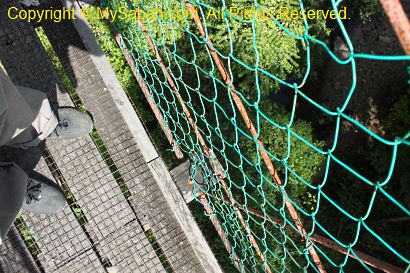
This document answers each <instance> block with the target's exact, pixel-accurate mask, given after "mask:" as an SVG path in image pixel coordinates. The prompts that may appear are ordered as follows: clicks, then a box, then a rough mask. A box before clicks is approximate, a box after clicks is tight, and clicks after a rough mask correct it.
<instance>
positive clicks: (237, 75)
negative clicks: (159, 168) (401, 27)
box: [100, 0, 410, 272]
mask: <svg viewBox="0 0 410 273" xmlns="http://www.w3.org/2000/svg"><path fill="white" fill-rule="evenodd" d="M307 2H308V1H282V2H281V1H260V2H258V1H234V0H233V1H228V0H226V1H225V0H221V1H214V0H203V1H188V3H191V4H192V5H194V7H195V9H196V15H195V14H194V16H198V18H199V19H200V20H201V22H202V24H203V26H204V29H205V32H206V35H207V37H209V38H210V39H211V40H212V42H213V43H212V44H210V42H209V41H207V40H206V39H205V38H204V37H203V36H201V34H200V32H199V31H198V28H197V26H196V25H195V23H194V21H193V20H192V18H191V14H190V13H189V12H188V11H187V6H186V3H185V2H184V1H176V0H141V1H125V0H123V1H120V0H112V1H111V0H110V1H101V4H100V6H101V7H102V8H103V9H105V8H109V11H110V12H111V13H107V14H106V15H110V21H111V23H113V25H114V26H115V28H116V30H117V31H118V32H119V33H120V34H121V38H122V46H123V49H126V48H127V49H128V50H129V52H130V54H131V56H132V58H133V59H134V61H135V65H136V67H135V69H136V71H137V73H138V76H139V77H141V78H142V79H143V80H144V82H145V83H146V85H147V86H148V88H149V91H150V94H151V99H152V100H153V101H154V102H155V103H156V105H157V106H158V107H159V109H160V111H161V112H162V115H163V116H164V118H165V121H166V124H167V126H168V127H169V128H170V130H171V131H172V133H173V137H174V138H175V140H176V143H177V145H178V147H179V148H180V149H181V150H182V151H183V152H184V154H185V155H186V156H187V157H188V158H189V159H190V161H191V165H192V168H191V178H192V180H193V181H195V183H194V185H195V188H196V189H195V191H194V192H196V193H197V192H198V190H199V191H201V192H203V193H204V194H205V195H204V196H205V198H206V199H207V201H208V203H209V206H210V208H211V209H212V211H213V215H208V216H215V217H216V218H217V219H218V220H219V221H220V223H221V225H222V227H223V230H224V232H225V233H226V236H227V237H226V238H227V241H228V242H229V243H230V249H229V253H230V254H229V255H230V258H231V259H232V260H235V261H236V262H238V264H239V266H237V267H238V268H239V269H240V270H243V271H247V272H248V271H249V272H266V271H267V270H268V269H267V267H266V266H265V265H264V263H263V261H262V258H261V257H260V256H259V255H258V252H257V250H256V248H255V244H254V243H252V241H251V237H253V238H254V239H255V242H256V244H257V245H258V247H259V250H260V252H261V253H262V255H263V257H264V258H263V259H264V260H265V261H266V263H267V265H268V267H269V268H270V270H271V271H272V272H284V271H288V272H301V271H309V272H311V271H312V272H313V271H318V272H319V269H318V266H317V264H316V263H315V262H314V260H313V258H312V256H311V255H310V252H309V248H314V249H315V250H316V252H317V253H318V256H319V257H320V260H321V262H322V263H323V266H324V268H325V269H326V270H327V271H328V272H336V271H339V272H346V271H350V272H361V271H370V272H373V271H377V270H376V269H375V267H372V266H371V265H369V264H368V263H366V261H364V260H363V256H361V255H360V252H364V253H366V254H369V255H371V256H373V257H375V258H376V259H377V260H379V261H384V262H386V263H390V264H392V265H394V266H397V267H399V268H401V269H403V270H404V269H406V268H407V269H408V265H409V263H410V260H409V258H410V257H409V255H408V254H409V253H408V248H406V247H405V246H404V247H403V245H401V244H400V240H402V239H403V240H404V237H402V238H399V239H398V240H397V238H394V237H395V236H405V235H403V234H405V231H403V230H407V235H408V228H407V229H406V228H403V227H400V228H399V231H398V233H396V234H391V233H392V232H391V230H389V229H388V227H386V226H382V227H381V226H380V224H377V221H375V219H376V218H377V217H385V214H383V213H384V212H385V211H386V208H387V207H388V208H389V213H391V214H393V215H396V216H397V217H399V216H400V217H408V216H409V215H410V211H409V207H408V195H407V196H405V195H403V194H400V192H398V191H400V189H401V188H400V187H399V186H398V185H397V182H396V181H395V178H394V175H395V171H396V169H395V166H397V164H399V162H398V161H399V160H405V161H407V160H408V158H407V159H406V158H405V156H400V155H401V153H402V152H408V150H407V149H408V146H409V145H410V141H409V137H410V131H407V130H408V128H405V129H406V133H404V134H401V135H388V134H386V135H384V136H381V135H380V134H376V133H375V132H373V131H372V130H370V129H369V128H368V126H365V125H364V124H362V123H360V122H359V121H358V120H357V119H355V118H354V117H353V116H352V115H349V112H348V111H347V110H346V109H348V107H349V103H350V102H351V99H352V97H353V96H354V95H355V92H356V91H357V81H358V77H359V75H358V74H357V63H358V62H359V61H360V60H363V59H366V60H369V61H372V62H374V64H373V65H383V63H385V62H390V61H398V62H401V61H408V60H410V56H383V55H375V54H362V53H356V52H355V47H354V45H353V44H352V42H351V40H350V38H349V35H348V34H347V31H346V29H345V27H344V20H343V18H341V17H342V16H343V12H341V11H343V9H344V7H342V1H340V0H339V1H334V0H332V1H331V2H329V5H331V7H329V8H330V9H333V10H335V11H336V12H337V13H338V14H339V15H340V16H339V17H337V18H336V20H334V23H335V27H337V28H339V29H340V31H341V33H342V35H343V40H344V43H345V47H346V49H345V51H346V52H345V53H344V54H345V55H344V56H342V55H340V54H339V53H337V52H336V53H335V52H334V51H333V50H332V49H331V48H330V47H329V45H328V44H327V42H326V35H328V34H329V30H328V28H327V27H326V22H325V20H324V19H317V20H316V21H315V22H313V20H309V19H308V18H306V16H307V15H308V13H307V12H306V13H305V14H304V15H303V13H300V11H303V10H305V9H307V8H311V9H314V8H316V9H317V8H318V7H317V6H315V5H316V4H315V2H309V3H307ZM232 6H235V7H238V8H237V9H236V10H235V9H234V10H230V7H232ZM281 8H282V9H283V12H285V11H286V10H285V8H286V9H289V10H292V9H293V10H297V12H299V14H302V15H301V16H300V18H296V19H295V18H287V17H284V18H276V17H275V16H269V14H268V15H267V14H266V13H265V14H264V13H263V12H261V11H263V10H270V12H271V14H276V15H277V14H278V13H280V12H281V11H280V9H281ZM249 10H254V11H253V12H249ZM116 11H117V13H115V12H116ZM247 11H248V12H247ZM258 11H259V13H258ZM133 13H134V15H135V14H137V16H138V14H140V19H141V22H142V23H143V24H144V25H145V28H146V29H145V30H144V29H142V28H141V25H140V24H139V23H138V21H137V20H135V18H131V17H132V14H133ZM223 14H224V15H225V16H222V15H223ZM146 35H147V36H148V37H149V39H147V36H146ZM149 40H152V42H153V46H154V47H155V49H156V51H157V52H158V54H159V56H160V57H161V58H162V63H163V65H164V66H165V69H166V71H167V73H169V75H170V76H171V78H172V81H173V82H174V83H175V90H174V89H173V87H172V86H171V84H170V81H169V80H168V79H167V77H166V73H164V72H165V71H164V70H163V67H162V66H161V63H160V61H159V59H158V58H157V57H156V56H155V54H154V52H153V50H152V48H151V46H150V43H149ZM207 46H209V47H207ZM210 49H212V50H214V51H215V52H216V54H217V55H218V56H219V58H220V59H221V60H222V64H223V66H224V67H225V68H226V69H227V72H228V74H229V76H230V78H231V79H232V82H233V84H234V85H235V89H233V87H232V86H229V85H227V84H226V82H225V79H223V78H222V76H221V74H220V73H219V71H218V67H217V65H216V63H215V61H214V59H213V58H212V56H211V51H210ZM318 52H321V53H318ZM324 54H327V55H328V57H330V58H331V59H332V60H333V61H334V62H336V63H337V64H338V65H340V66H345V67H346V69H348V70H350V71H351V73H350V75H351V78H350V79H345V81H347V82H348V83H349V84H348V86H349V88H348V90H347V91H346V92H344V93H343V92H340V97H341V98H340V99H339V101H340V103H339V105H338V106H337V107H334V108H331V107H329V106H327V105H326V104H325V103H323V102H320V101H318V100H317V99H315V97H314V96H313V95H312V92H308V91H305V89H308V84H305V83H311V82H314V81H315V77H316V78H318V77H317V75H316V76H315V75H314V74H315V72H313V68H312V67H314V66H315V65H318V64H319V63H320V62H318V60H317V58H324V57H325V56H324ZM295 68H297V69H295ZM336 76H337V75H336ZM342 80H344V79H342ZM177 93H178V94H179V95H180V96H181V98H182V99H183V102H184V103H185V105H186V107H187V110H188V111H189V113H190V116H191V118H192V119H193V121H194V123H195V127H196V128H197V129H198V132H199V133H200V134H201V135H202V136H203V137H204V140H205V142H206V146H207V147H208V148H209V150H210V151H211V154H212V155H209V154H208V156H207V155H206V153H205V150H204V147H203V146H202V144H201V142H200V141H199V139H198V135H197V134H196V132H195V130H194V127H193V126H192V125H191V124H190V123H189V120H188V117H187V113H186V111H184V109H183V105H182V103H181V100H180V99H179V98H178V97H177ZM233 93H234V94H237V95H238V96H239V97H240V98H241V100H242V102H243V104H244V105H245V111H247V113H248V114H249V117H250V119H251V121H252V122H253V124H254V126H255V128H256V132H257V135H256V136H253V135H252V134H251V133H250V131H249V130H248V128H247V126H246V124H245V123H244V121H243V119H242V117H241V113H240V111H239V109H238V107H237V105H236V104H235V102H234V99H233V96H232V94H233ZM335 94H336V93H335ZM283 100H284V101H287V103H283V102H281V101H283ZM404 103H405V102H404ZM302 107H303V109H302ZM309 112H315V113H319V114H317V116H318V117H320V119H323V120H322V121H321V123H320V124H324V125H323V126H324V127H326V131H328V134H330V135H331V139H332V141H330V142H328V143H327V144H326V142H325V141H321V140H318V139H316V137H315V136H314V134H313V133H312V125H311V124H310V123H309V122H306V121H304V120H303V115H305V114H306V113H309ZM306 115H308V114H306ZM343 123H349V124H350V125H351V126H352V127H354V128H355V134H359V135H362V136H365V137H368V138H372V139H373V141H374V142H375V143H377V145H378V147H379V148H378V149H379V150H382V151H384V152H385V153H384V154H385V155H388V156H385V157H384V161H383V162H384V164H383V165H382V166H381V167H380V168H379V169H380V170H381V172H382V174H380V175H378V176H377V177H376V176H372V175H369V174H368V173H366V172H364V171H363V172H362V171H361V168H355V167H354V164H353V163H352V162H347V161H345V160H344V159H343V156H342V155H340V156H339V155H338V147H339V146H340V143H341V141H343V140H341V138H342V136H341V134H340V130H341V126H342V124H343ZM258 140H259V141H261V142H262V143H263V144H264V148H263V150H264V151H265V152H266V153H267V155H268V156H269V157H270V160H271V161H272V162H273V165H274V166H275V169H276V171H277V172H278V175H279V177H280V178H281V181H282V183H283V184H282V185H280V186H279V185H278V184H277V183H275V181H274V180H273V179H272V176H271V175H270V173H269V171H268V169H267V167H266V165H265V163H264V161H263V159H262V156H261V151H260V149H259V148H260V144H259V142H258ZM329 143H330V144H329ZM375 145H376V144H375ZM343 149H346V145H344V146H343ZM348 149H351V150H352V151H353V150H356V149H358V147H356V146H353V147H348ZM375 150H376V148H375ZM371 153H372V152H371V151H368V154H369V156H370V154H371ZM341 154H343V153H341ZM404 155H408V153H407V154H406V153H404ZM358 160H359V161H360V159H358ZM334 170H338V171H337V172H336V173H337V175H336V174H334V173H333V171H334ZM219 171H221V173H217V172H219ZM221 179H223V180H224V181H225V182H226V185H227V189H224V188H223V186H222V184H221V181H220V180H221ZM348 185H350V186H348ZM405 185H407V186H408V184H405ZM344 191H355V192H356V191H357V194H354V193H355V192H353V193H352V192H349V193H348V192H344ZM227 193H229V194H231V195H232V198H233V200H234V203H235V204H232V202H231V201H230V200H229V196H228V195H227ZM351 194H352V195H351ZM195 196H196V199H197V201H198V202H201V200H200V198H199V197H197V195H195ZM344 196H346V198H347V196H353V197H349V200H345V199H344ZM285 200H288V201H290V202H291V203H292V204H293V206H294V207H295V208H296V210H297V212H298V214H299V217H300V219H301V222H302V223H303V225H304V227H305V230H306V231H307V233H306V234H303V236H301V235H302V234H300V231H299V229H298V228H297V226H296V224H295V221H294V220H293V219H292V217H291V216H290V213H289V211H288V209H287V207H286V205H285ZM238 213H240V214H241V215H242V216H243V223H245V225H243V223H242V222H241V220H240V219H239V216H238V215H239V214H238ZM272 219H275V220H272ZM339 220H340V221H339ZM376 220H377V219H376ZM340 222H342V223H343V225H340V224H339V223H340ZM245 227H246V228H245ZM248 228H249V230H248V231H247V229H248ZM400 232H401V233H400ZM316 235H320V236H322V237H323V238H326V239H327V240H329V241H332V242H333V244H334V246H336V248H338V249H339V250H340V249H342V250H344V252H343V251H342V252H341V251H336V250H335V247H333V249H332V248H329V247H327V246H325V245H323V244H321V243H319V242H318V241H317V240H315V237H314V236H316ZM406 250H407V253H406ZM218 254H220V253H217V255H218ZM225 255H226V254H225ZM218 258H219V257H218Z"/></svg>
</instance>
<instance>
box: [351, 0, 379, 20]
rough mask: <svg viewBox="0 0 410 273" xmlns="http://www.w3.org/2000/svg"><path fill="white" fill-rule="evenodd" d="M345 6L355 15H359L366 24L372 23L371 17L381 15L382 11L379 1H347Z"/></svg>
mask: <svg viewBox="0 0 410 273" xmlns="http://www.w3.org/2000/svg"><path fill="white" fill-rule="evenodd" d="M344 4H345V5H346V6H347V8H348V9H349V10H351V11H352V12H353V13H354V14H355V15H358V16H359V17H360V19H361V20H362V21H363V22H364V23H366V22H368V21H370V20H371V17H372V16H373V15H375V14H378V13H380V11H381V9H382V7H381V5H380V1H379V0H361V1H354V0H347V1H345V3H344Z"/></svg>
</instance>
